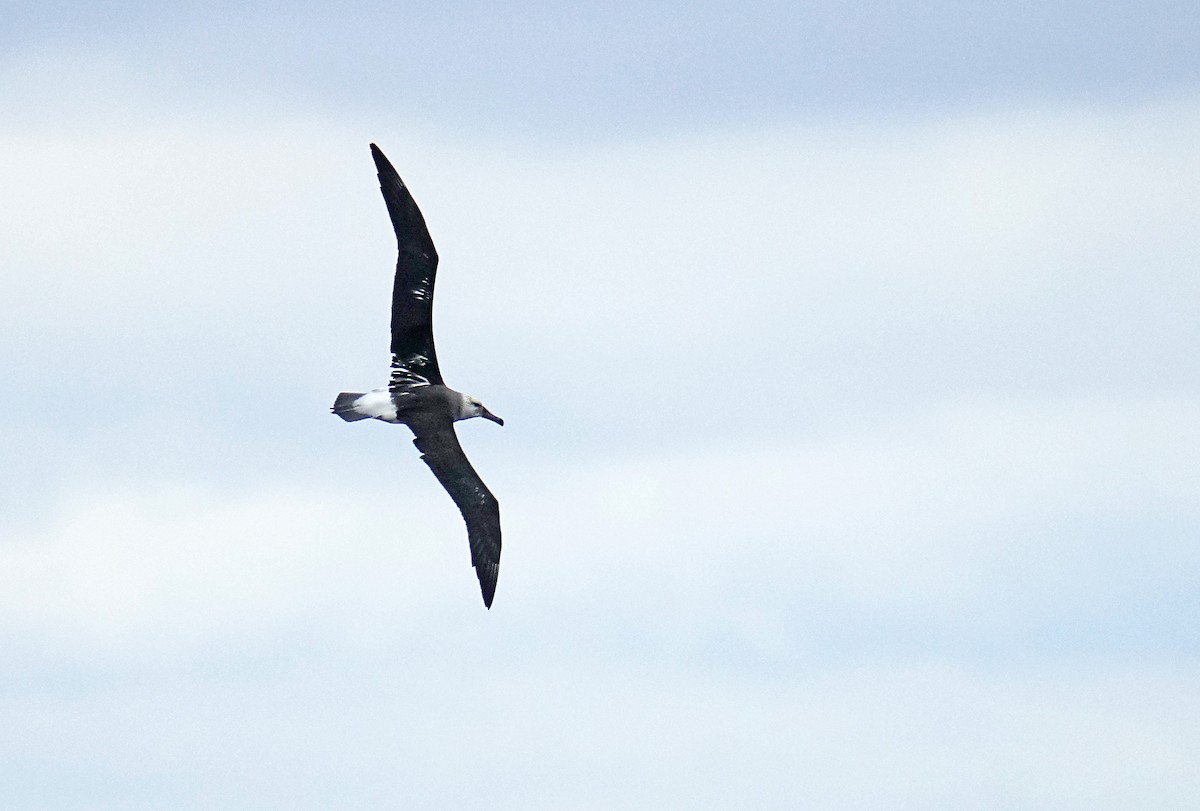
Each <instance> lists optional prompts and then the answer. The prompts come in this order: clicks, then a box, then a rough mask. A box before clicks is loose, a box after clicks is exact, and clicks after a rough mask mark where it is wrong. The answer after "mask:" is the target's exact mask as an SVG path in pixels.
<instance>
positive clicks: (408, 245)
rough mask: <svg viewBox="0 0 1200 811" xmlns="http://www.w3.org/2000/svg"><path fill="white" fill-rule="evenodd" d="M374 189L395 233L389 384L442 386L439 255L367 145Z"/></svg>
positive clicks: (399, 185)
mask: <svg viewBox="0 0 1200 811" xmlns="http://www.w3.org/2000/svg"><path fill="white" fill-rule="evenodd" d="M371 156H372V157H374V158H375V167H376V169H378V171H379V189H380V191H382V192H383V199H384V202H386V203H387V210H388V215H389V216H390V217H391V218H392V227H393V228H394V229H395V230H396V245H397V248H398V249H399V257H398V258H397V259H396V281H395V283H394V285H393V287H392V382H393V384H397V383H398V384H407V385H411V384H413V383H421V382H428V383H433V384H435V385H441V383H442V373H441V371H440V370H439V369H438V362H437V352H436V351H435V350H434V347H433V283H434V281H435V277H436V275H437V263H438V255H437V251H436V250H435V249H434V247H433V239H431V238H430V236H429V229H428V228H426V227H425V218H424V217H422V216H421V209H419V208H417V203H416V201H415V200H413V198H412V195H411V194H409V192H408V187H406V186H405V185H404V181H403V180H401V179H400V175H398V174H396V170H395V169H394V168H393V167H392V164H391V163H390V162H389V161H388V159H387V158H386V157H384V154H383V153H382V152H380V151H379V147H377V146H375V144H371Z"/></svg>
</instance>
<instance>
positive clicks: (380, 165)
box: [371, 144, 400, 180]
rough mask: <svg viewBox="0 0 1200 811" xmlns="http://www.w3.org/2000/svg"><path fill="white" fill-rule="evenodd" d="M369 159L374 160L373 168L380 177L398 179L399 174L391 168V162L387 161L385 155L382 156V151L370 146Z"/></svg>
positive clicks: (373, 145)
mask: <svg viewBox="0 0 1200 811" xmlns="http://www.w3.org/2000/svg"><path fill="white" fill-rule="evenodd" d="M371 157H372V158H373V159H374V160H375V168H376V170H378V172H379V174H380V175H381V176H383V175H386V176H388V177H389V178H391V177H393V176H394V177H395V178H396V180H399V179H400V174H399V173H398V172H397V171H396V167H394V166H392V162H391V161H390V160H388V159H387V155H384V154H383V150H382V149H380V148H379V147H377V146H375V144H371Z"/></svg>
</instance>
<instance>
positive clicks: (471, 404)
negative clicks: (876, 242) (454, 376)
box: [458, 394, 504, 425]
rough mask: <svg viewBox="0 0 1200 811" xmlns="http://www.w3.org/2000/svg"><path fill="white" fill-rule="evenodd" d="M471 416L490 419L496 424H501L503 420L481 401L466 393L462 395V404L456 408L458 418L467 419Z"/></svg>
mask: <svg viewBox="0 0 1200 811" xmlns="http://www.w3.org/2000/svg"><path fill="white" fill-rule="evenodd" d="M471 417H483V418H484V419H485V420H491V421H492V422H494V423H496V424H497V425H503V424H504V420H502V419H500V418H499V417H497V416H496V415H495V414H493V413H492V412H490V411H488V410H487V408H485V407H484V405H483V403H481V402H479V401H478V400H476V399H475V398H474V397H471V396H468V395H466V394H464V395H462V405H460V406H459V408H458V419H460V420H469V419H471Z"/></svg>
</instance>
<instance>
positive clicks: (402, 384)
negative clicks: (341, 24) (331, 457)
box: [332, 144, 504, 608]
mask: <svg viewBox="0 0 1200 811" xmlns="http://www.w3.org/2000/svg"><path fill="white" fill-rule="evenodd" d="M371 155H372V156H373V157H374V158H375V167H376V169H378V171H379V188H380V191H382V192H383V199H384V202H386V203H387V210H388V215H389V216H391V218H392V227H393V228H394V229H395V230H396V243H397V246H398V248H399V258H398V259H397V261H396V280H395V283H394V286H393V287H392V373H391V379H390V380H389V381H388V384H387V386H384V387H383V388H378V389H374V390H372V391H368V392H366V393H365V394H364V393H362V392H345V391H344V392H342V393H341V394H339V395H338V396H337V399H336V400H334V403H333V409H332V410H333V413H334V414H337V415H338V416H339V417H341V418H342V419H343V420H346V421H347V422H354V421H356V420H365V419H370V418H374V419H377V420H383V421H384V422H391V423H396V424H400V425H407V426H408V427H409V428H410V429H412V432H413V436H414V439H413V444H414V445H416V446H417V450H419V451H420V452H421V460H422V461H424V462H425V464H427V465H429V469H430V470H432V471H433V475H434V476H436V477H437V480H438V481H439V482H441V484H442V487H444V488H446V492H447V493H449V494H450V498H452V499H454V503H455V504H456V505H458V509H459V511H460V512H462V516H463V520H464V521H465V522H466V524H467V539H468V541H469V542H470V545H471V565H472V566H474V567H475V573H476V575H478V577H479V587H480V589H481V590H482V591H483V604H484V605H485V606H487V607H488V608H491V607H492V597H493V596H494V595H495V593H496V577H497V575H498V574H499V571H500V504H499V502H497V501H496V497H495V496H493V495H492V493H491V491H489V490H488V489H487V486H486V485H485V484H484V483H483V480H482V479H480V478H479V474H478V473H476V472H475V468H473V467H471V463H470V462H469V461H467V456H466V454H465V453H463V449H462V446H461V445H459V444H458V436H457V435H456V434H455V433H454V423H455V422H456V421H458V420H466V419H470V418H471V417H483V418H484V419H486V420H491V421H492V422H494V423H496V424H497V425H504V420H502V419H500V418H499V417H497V416H496V415H495V414H493V413H492V412H490V411H488V410H487V409H486V408H484V406H483V403H481V402H479V401H478V400H476V399H475V398H474V397H470V396H468V395H466V394H462V393H460V392H457V391H455V390H454V389H452V388H450V387H449V386H447V385H446V384H445V383H443V382H442V372H441V370H440V369H439V368H438V362H437V353H436V352H435V351H434V346H433V283H434V278H435V276H436V274H437V263H438V255H437V251H436V250H435V249H434V247H433V240H432V239H431V238H430V237H429V229H428V228H426V227H425V218H424V217H423V216H421V210H420V209H419V208H417V203H416V201H415V200H413V198H412V195H411V194H409V192H408V188H407V187H406V186H405V185H404V181H403V180H401V179H400V175H398V174H396V170H395V169H394V168H392V164H391V163H390V162H389V161H388V159H387V158H386V157H384V154H383V153H382V152H381V151H379V147H377V146H375V144H371Z"/></svg>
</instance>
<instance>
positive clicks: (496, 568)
mask: <svg viewBox="0 0 1200 811" xmlns="http://www.w3.org/2000/svg"><path fill="white" fill-rule="evenodd" d="M414 433H416V439H414V440H413V444H414V445H416V446H417V450H419V451H420V452H421V459H422V460H423V461H424V462H425V464H427V465H429V469H430V470H432V471H433V475H435V476H437V479H438V481H439V482H441V483H442V487H444V488H446V492H447V493H449V494H450V498H452V499H454V503H455V504H457V505H458V509H459V511H460V512H461V513H462V516H463V520H464V521H466V523H467V539H468V540H469V541H470V544H471V565H472V566H474V567H475V574H476V575H478V577H479V587H480V589H482V591H483V604H484V605H486V606H487V607H488V608H491V607H492V597H493V595H495V593H496V577H497V575H499V573H500V502H498V501H496V497H495V496H493V495H492V493H491V491H490V490H488V489H487V485H485V484H484V483H483V480H482V479H480V478H479V474H478V473H476V472H475V468H473V467H471V463H470V462H469V461H467V455H466V454H465V453H463V449H462V446H461V445H459V444H458V436H457V435H456V434H455V433H454V425H453V423H448V424H446V425H445V426H441V427H437V428H430V429H425V428H420V429H417V428H414Z"/></svg>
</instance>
